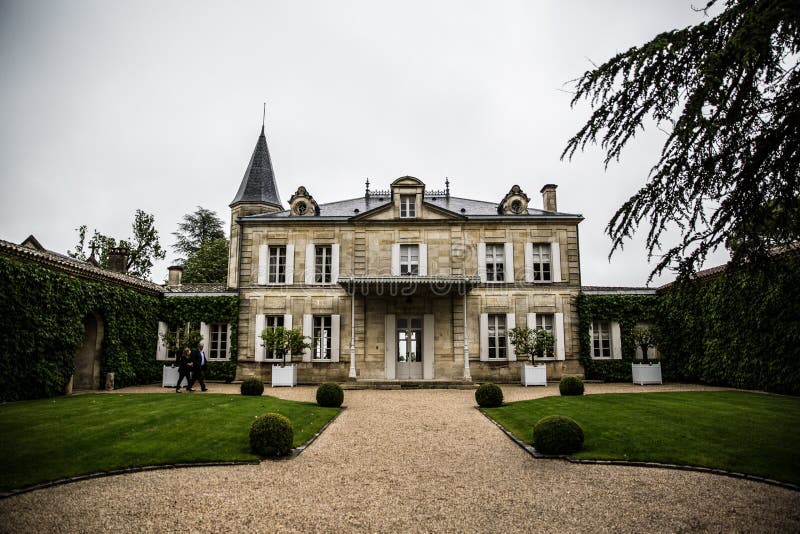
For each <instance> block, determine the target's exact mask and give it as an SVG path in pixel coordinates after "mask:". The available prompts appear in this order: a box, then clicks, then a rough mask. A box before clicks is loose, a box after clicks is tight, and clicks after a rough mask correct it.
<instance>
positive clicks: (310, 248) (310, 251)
mask: <svg viewBox="0 0 800 534" xmlns="http://www.w3.org/2000/svg"><path fill="white" fill-rule="evenodd" d="M314 260H315V258H314V243H309V244H307V245H306V284H313V283H314V269H315V268H316V262H315V261H314Z"/></svg>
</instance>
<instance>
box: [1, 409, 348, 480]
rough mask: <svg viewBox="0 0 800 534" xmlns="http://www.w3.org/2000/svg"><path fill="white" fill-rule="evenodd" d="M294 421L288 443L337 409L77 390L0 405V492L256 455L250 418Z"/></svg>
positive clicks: (312, 431) (307, 435)
mask: <svg viewBox="0 0 800 534" xmlns="http://www.w3.org/2000/svg"><path fill="white" fill-rule="evenodd" d="M265 412H277V413H280V414H282V415H285V416H286V417H288V418H289V420H291V421H292V425H293V427H294V445H295V446H297V445H300V444H302V443H305V442H306V441H308V440H309V439H310V438H311V437H312V436H313V435H314V434H315V433H316V432H318V431H319V429H320V428H322V427H323V426H324V425H325V424H326V423H327V422H328V421H330V420H331V419H332V418H333V417H334V416H335V415H336V414H337V413H338V412H339V409H338V408H321V407H319V406H317V405H316V404H313V403H306V402H294V401H286V400H280V399H276V398H273V397H266V396H263V397H245V396H241V395H208V394H206V395H200V394H194V395H186V394H184V395H164V394H134V395H129V394H128V395H125V394H118V395H107V394H101V395H80V396H75V397H58V398H54V399H43V400H36V401H25V402H15V403H10V404H4V405H0V451H2V455H0V491H7V490H9V489H15V488H23V487H27V486H31V485H33V484H37V483H41V482H45V481H51V480H57V479H61V478H65V477H71V476H76V475H82V474H88V473H95V472H100V471H109V470H114V469H122V468H127V467H135V466H145V465H162V464H173V463H191V462H219V461H241V460H251V461H252V460H257V459H258V457H257V456H255V455H253V454H251V453H250V450H249V449H250V443H249V431H250V424H251V422H252V421H253V419H254V418H255V417H256V416H257V415H260V414H262V413H265Z"/></svg>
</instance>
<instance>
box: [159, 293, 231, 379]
mask: <svg viewBox="0 0 800 534" xmlns="http://www.w3.org/2000/svg"><path fill="white" fill-rule="evenodd" d="M160 320H161V321H164V322H165V323H167V324H168V325H174V324H185V323H189V324H190V329H191V330H199V329H200V323H201V322H202V323H207V324H212V323H228V324H230V325H231V339H229V340H228V343H229V344H230V361H227V362H208V371H207V373H206V378H209V379H211V380H225V381H227V382H231V381H233V379H234V377H235V376H236V356H237V347H238V343H237V342H236V338H237V327H238V321H239V299H238V297H236V296H220V297H170V298H166V299H164V301H163V304H162V308H161V314H160ZM204 343H205V346H206V350H208V347H209V340H204ZM164 363H165V362H163V361H162V362H159V364H161V365H163V364H164Z"/></svg>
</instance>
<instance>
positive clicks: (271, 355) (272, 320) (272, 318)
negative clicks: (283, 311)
mask: <svg viewBox="0 0 800 534" xmlns="http://www.w3.org/2000/svg"><path fill="white" fill-rule="evenodd" d="M264 320H265V322H264V329H265V330H275V329H276V328H278V327H279V326H280V327H283V324H284V323H283V315H267V316H266V317H265V318H264ZM266 359H268V360H275V359H279V357H278V356H275V351H274V350H267V351H266Z"/></svg>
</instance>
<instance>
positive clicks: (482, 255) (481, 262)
mask: <svg viewBox="0 0 800 534" xmlns="http://www.w3.org/2000/svg"><path fill="white" fill-rule="evenodd" d="M478 276H480V277H481V282H483V283H484V284H485V283H486V243H478ZM487 324H488V323H487Z"/></svg>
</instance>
